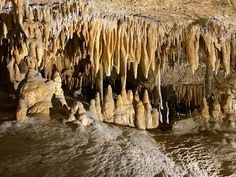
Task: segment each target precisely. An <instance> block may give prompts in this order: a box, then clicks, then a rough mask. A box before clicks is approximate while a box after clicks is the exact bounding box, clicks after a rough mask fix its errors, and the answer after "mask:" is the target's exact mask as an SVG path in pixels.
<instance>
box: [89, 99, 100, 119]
mask: <svg viewBox="0 0 236 177" xmlns="http://www.w3.org/2000/svg"><path fill="white" fill-rule="evenodd" d="M89 111H90V112H91V113H93V115H94V116H95V118H96V119H98V120H99V117H98V115H97V109H96V103H95V100H94V99H92V100H91V101H90V105H89Z"/></svg>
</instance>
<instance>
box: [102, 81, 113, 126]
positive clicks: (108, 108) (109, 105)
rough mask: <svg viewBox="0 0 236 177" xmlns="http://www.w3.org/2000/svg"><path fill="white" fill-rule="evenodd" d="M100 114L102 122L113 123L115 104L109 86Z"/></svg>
mask: <svg viewBox="0 0 236 177" xmlns="http://www.w3.org/2000/svg"><path fill="white" fill-rule="evenodd" d="M102 110H103V111H102V113H103V115H104V121H105V122H109V123H113V122H114V117H113V116H114V110H115V103H114V100H113V97H112V88H111V86H110V85H109V86H108V88H107V92H106V96H105V99H104V105H103V109H102Z"/></svg>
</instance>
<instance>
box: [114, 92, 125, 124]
mask: <svg viewBox="0 0 236 177" xmlns="http://www.w3.org/2000/svg"><path fill="white" fill-rule="evenodd" d="M125 111H126V110H125V105H124V101H123V98H122V97H121V95H118V97H117V100H116V110H115V115H114V123H115V124H120V125H127V118H128V117H127V116H126V113H125Z"/></svg>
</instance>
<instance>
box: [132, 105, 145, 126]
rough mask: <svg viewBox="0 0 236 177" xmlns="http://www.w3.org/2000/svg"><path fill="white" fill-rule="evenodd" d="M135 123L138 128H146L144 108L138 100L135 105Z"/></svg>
mask: <svg viewBox="0 0 236 177" xmlns="http://www.w3.org/2000/svg"><path fill="white" fill-rule="evenodd" d="M135 115H136V116H135V117H136V120H135V124H136V127H137V128H138V129H143V130H145V129H146V119H145V108H144V106H143V102H142V101H139V102H138V104H137V105H136V111H135Z"/></svg>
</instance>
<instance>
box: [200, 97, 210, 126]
mask: <svg viewBox="0 0 236 177" xmlns="http://www.w3.org/2000/svg"><path fill="white" fill-rule="evenodd" d="M201 116H202V118H203V122H204V123H208V122H209V120H210V113H209V106H208V103H207V100H206V98H203V107H202V109H201Z"/></svg>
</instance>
